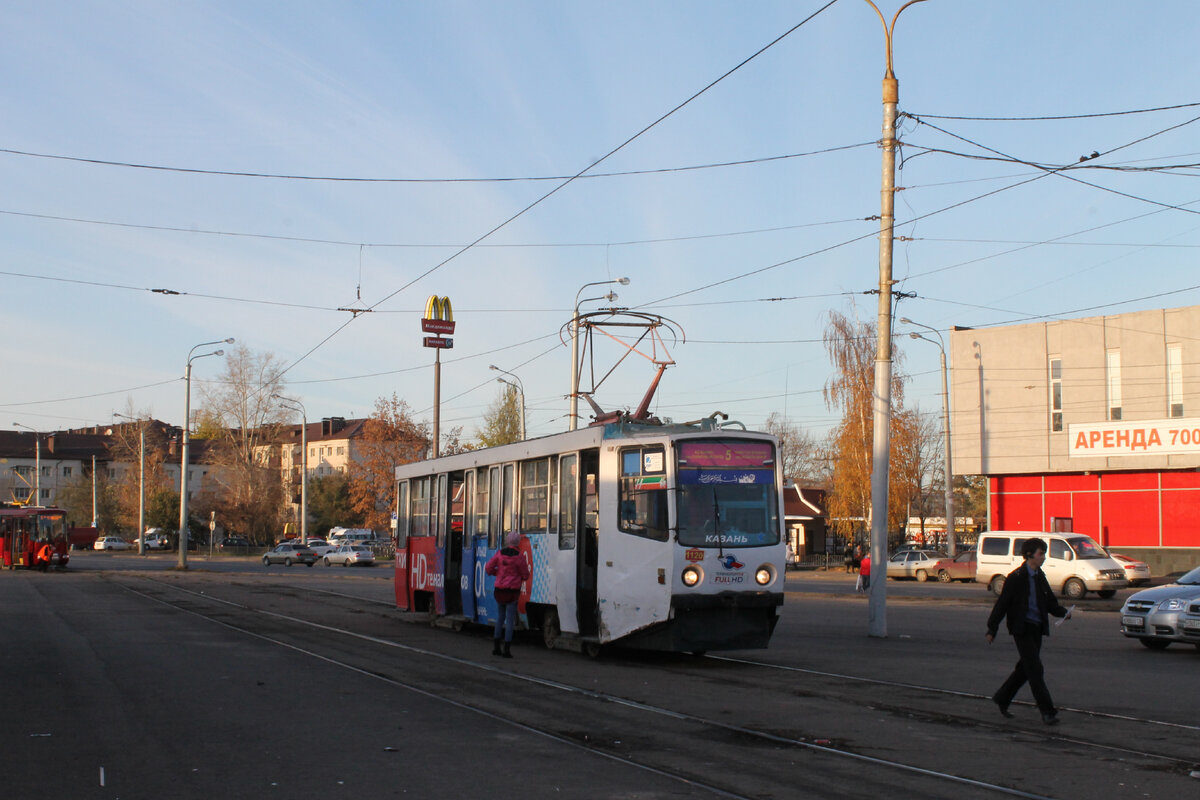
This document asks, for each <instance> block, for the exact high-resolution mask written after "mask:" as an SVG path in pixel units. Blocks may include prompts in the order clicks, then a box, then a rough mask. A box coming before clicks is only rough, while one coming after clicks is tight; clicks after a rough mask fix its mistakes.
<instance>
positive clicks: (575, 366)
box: [522, 278, 629, 438]
mask: <svg viewBox="0 0 1200 800" xmlns="http://www.w3.org/2000/svg"><path fill="white" fill-rule="evenodd" d="M610 283H619V284H621V285H622V286H628V285H629V278H614V279H613V280H611V281H593V282H591V283H585V284H584V285H583V286H580V287H579V291H578V292H576V293H575V310H574V311H573V312H572V313H571V413H570V414H569V415H568V416H569V418H570V420H569V425H568V427H567V430H569V431H573V430H575V429H577V428H578V427H579V304H580V303H586V302H588V300H601V299H603V298H602V297H589V298H587V299H585V300H580V299H579V296H580V295H581V294H583V290H584V289H586V288H588V287H589V286H605V285H607V284H610ZM607 296H608V297H610V298H611V299H614V300H615V299H616V295H614V294H612V293H611V292H610V293H609V295H607ZM522 438H524V437H522Z"/></svg>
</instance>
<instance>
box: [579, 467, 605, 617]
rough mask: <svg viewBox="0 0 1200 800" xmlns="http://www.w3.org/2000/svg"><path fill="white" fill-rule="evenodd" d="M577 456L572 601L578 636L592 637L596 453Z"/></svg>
mask: <svg viewBox="0 0 1200 800" xmlns="http://www.w3.org/2000/svg"><path fill="white" fill-rule="evenodd" d="M579 457H580V465H579V466H580V469H579V477H580V482H579V483H580V485H579V490H580V495H581V498H580V499H581V500H582V502H581V503H580V504H579V517H580V525H579V532H580V542H579V546H578V547H577V548H576V549H575V553H576V558H577V559H578V572H577V575H578V578H577V582H576V584H575V602H576V606H575V607H576V608H577V609H578V614H579V634H580V635H581V636H595V635H596V634H597V632H598V631H599V620H598V619H597V618H598V616H599V613H598V612H599V606H598V604H597V601H596V572H597V570H598V569H599V566H600V520H599V511H600V451H599V450H585V451H583V452H582V453H580V454H579Z"/></svg>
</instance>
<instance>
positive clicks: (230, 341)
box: [225, 336, 234, 344]
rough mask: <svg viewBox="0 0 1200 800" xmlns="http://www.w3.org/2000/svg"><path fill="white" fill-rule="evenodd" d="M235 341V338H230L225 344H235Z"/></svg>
mask: <svg viewBox="0 0 1200 800" xmlns="http://www.w3.org/2000/svg"><path fill="white" fill-rule="evenodd" d="M233 341H234V340H233V337H232V336H230V337H229V338H228V339H226V340H225V344H233Z"/></svg>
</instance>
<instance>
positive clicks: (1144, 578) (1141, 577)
mask: <svg viewBox="0 0 1200 800" xmlns="http://www.w3.org/2000/svg"><path fill="white" fill-rule="evenodd" d="M1108 554H1109V555H1110V556H1112V557H1113V560H1114V561H1116V562H1117V563H1118V564H1120V565H1121V566H1122V567H1124V568H1125V577H1127V578H1129V585H1130V586H1148V585H1149V584H1150V565H1149V564H1147V563H1146V562H1145V561H1138V560H1137V559H1136V558H1130V557H1129V556H1123V555H1121V554H1120V553H1114V552H1112V551H1111V550H1109V551H1108Z"/></svg>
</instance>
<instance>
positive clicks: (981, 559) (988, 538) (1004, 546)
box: [975, 531, 1129, 600]
mask: <svg viewBox="0 0 1200 800" xmlns="http://www.w3.org/2000/svg"><path fill="white" fill-rule="evenodd" d="M1034 537H1037V538H1039V539H1042V540H1043V541H1045V542H1046V545H1047V551H1046V563H1044V564H1043V565H1042V572H1044V573H1045V574H1046V580H1048V581H1049V582H1050V588H1051V589H1053V590H1054V591H1055V592H1059V593H1061V594H1062V595H1063V596H1064V597H1067V598H1070V599H1071V600H1078V599H1079V598H1080V597H1083V596H1084V595H1085V594H1087V593H1088V592H1095V593H1096V594H1098V595H1100V596H1101V597H1104V598H1108V597H1112V596H1113V595H1114V594H1116V593H1117V589H1124V588H1125V587H1126V586H1128V585H1129V579H1128V578H1126V577H1125V570H1124V568H1122V566H1121V565H1120V564H1118V563H1117V562H1116V561H1114V560H1113V559H1112V557H1111V556H1109V555H1108V553H1107V552H1105V550H1104V548H1103V547H1101V546H1100V545H1098V544H1096V541H1095V540H1094V539H1092V538H1091V537H1090V536H1084V535H1083V534H1081V533H1045V532H1042V531H985V532H983V533H981V534H979V545H978V548H977V550H976V552H977V558H978V561H977V566H976V568H975V580H976V581H978V582H979V583H986V584H987V585H988V588H990V589H991V590H992V591H993V592H994V593H995V594H997V595H998V594H1000V590H1001V589H1003V588H1004V579H1005V578H1006V577H1007V576H1008V573H1010V572H1012V571H1013V570H1014V569H1016V568H1017V566H1018V565H1019V564H1022V563H1024V561H1025V559H1024V558H1022V557H1021V546H1022V545H1023V544H1025V541H1026V540H1027V539H1032V538H1034Z"/></svg>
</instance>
